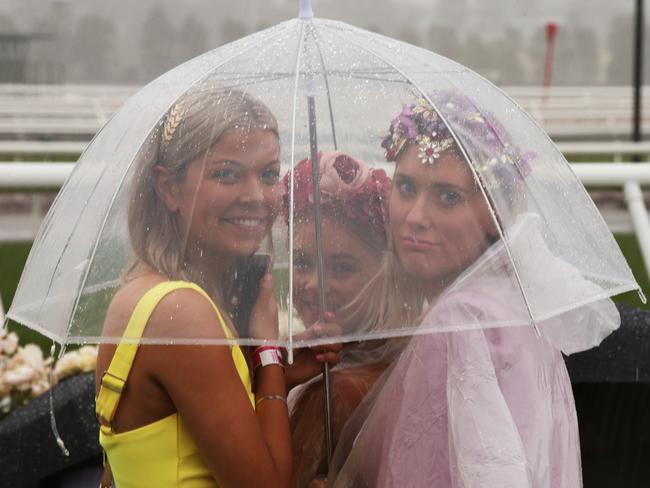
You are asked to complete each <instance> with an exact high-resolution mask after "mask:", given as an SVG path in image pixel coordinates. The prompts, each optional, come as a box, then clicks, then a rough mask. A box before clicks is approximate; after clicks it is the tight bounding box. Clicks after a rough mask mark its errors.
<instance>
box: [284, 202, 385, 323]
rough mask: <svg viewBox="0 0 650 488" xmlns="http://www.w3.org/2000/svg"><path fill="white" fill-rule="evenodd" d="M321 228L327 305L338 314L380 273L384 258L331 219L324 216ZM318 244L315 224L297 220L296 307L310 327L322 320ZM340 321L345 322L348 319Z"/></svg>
mask: <svg viewBox="0 0 650 488" xmlns="http://www.w3.org/2000/svg"><path fill="white" fill-rule="evenodd" d="M321 228H322V233H323V254H324V256H323V257H324V267H325V303H326V308H327V310H328V311H331V312H334V313H337V311H339V310H340V309H341V308H342V307H344V306H345V305H347V304H349V303H350V302H352V300H354V298H355V297H356V296H357V295H358V294H359V292H360V291H361V289H362V288H363V287H364V286H365V285H366V284H368V282H369V281H370V280H371V278H372V277H373V276H374V275H375V274H376V273H377V271H378V270H379V265H380V260H381V256H380V255H379V254H378V253H377V251H375V250H373V249H371V248H370V246H368V245H367V244H365V243H364V242H363V241H362V240H361V239H360V238H359V237H357V236H355V235H354V233H353V232H351V231H350V230H349V229H347V228H346V227H345V226H343V225H341V224H340V223H338V222H337V221H336V220H335V219H334V218H333V217H331V216H328V215H324V216H323V219H322V221H321ZM315 243H316V230H315V228H314V223H313V221H311V220H303V219H296V226H295V233H294V243H293V246H294V258H293V277H294V278H293V283H294V285H293V293H294V306H295V308H296V311H297V312H298V315H299V316H300V319H301V320H302V322H303V323H304V324H305V326H306V327H309V326H310V325H312V324H313V323H314V322H316V321H317V320H318V272H317V255H316V244H315ZM339 313H340V312H339ZM336 318H337V320H340V321H344V317H339V316H337V317H336ZM341 325H344V324H341Z"/></svg>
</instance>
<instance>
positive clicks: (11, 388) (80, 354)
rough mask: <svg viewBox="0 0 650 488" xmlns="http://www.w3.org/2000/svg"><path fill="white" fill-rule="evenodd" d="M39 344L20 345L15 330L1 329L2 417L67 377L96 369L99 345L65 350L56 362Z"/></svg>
mask: <svg viewBox="0 0 650 488" xmlns="http://www.w3.org/2000/svg"><path fill="white" fill-rule="evenodd" d="M53 363H54V360H53V358H51V357H50V358H44V357H43V352H42V351H41V348H40V347H38V346H37V345H35V344H27V345H25V346H21V345H20V341H19V339H18V335H16V333H15V332H10V333H8V334H7V333H6V332H5V331H2V332H0V418H2V417H4V416H5V415H7V414H9V412H11V411H12V410H14V409H15V408H17V407H20V406H22V405H25V404H26V403H27V402H29V401H30V400H31V399H32V398H34V397H37V396H38V395H41V394H42V393H45V392H46V391H47V390H49V389H50V387H51V386H52V385H53V384H56V383H57V382H59V381H60V380H62V379H63V378H65V377H67V376H70V375H73V374H77V373H84V372H90V371H94V369H95V365H96V363H97V348H96V347H92V346H84V347H81V348H80V349H78V350H76V351H70V352H67V353H65V354H64V355H63V356H62V357H61V358H60V359H59V361H57V362H56V364H53Z"/></svg>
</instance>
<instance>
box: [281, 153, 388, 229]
mask: <svg viewBox="0 0 650 488" xmlns="http://www.w3.org/2000/svg"><path fill="white" fill-rule="evenodd" d="M318 157H319V174H320V201H321V205H322V207H323V208H324V209H327V208H336V209H341V210H343V212H344V213H345V216H346V217H347V218H349V219H350V220H351V221H352V222H353V223H359V224H361V225H364V226H368V225H369V226H370V228H371V229H372V230H373V231H374V232H375V233H377V234H378V235H379V236H381V237H382V238H384V239H386V225H387V223H388V198H389V194H390V187H391V182H390V178H388V176H387V175H386V172H385V171H384V170H383V169H370V168H368V166H367V165H366V163H364V162H363V161H360V160H358V159H355V158H353V157H352V156H350V155H349V154H347V153H344V152H342V151H333V152H326V153H319V154H318ZM290 177H291V173H290V172H287V174H286V175H285V176H284V178H283V179H282V183H283V185H284V195H283V197H282V211H283V214H284V216H285V219H286V220H287V221H288V219H289V204H290V201H289V200H290V199H289V195H290V191H291V189H290V181H291V180H290ZM293 192H294V194H293V195H294V198H293V214H294V215H296V216H299V215H304V214H305V213H306V212H309V211H311V210H312V209H313V206H314V192H313V186H312V170H311V160H310V159H308V158H307V159H303V160H302V161H300V162H299V163H298V164H297V165H296V167H295V168H294V171H293Z"/></svg>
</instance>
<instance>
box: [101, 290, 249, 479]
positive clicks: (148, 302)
mask: <svg viewBox="0 0 650 488" xmlns="http://www.w3.org/2000/svg"><path fill="white" fill-rule="evenodd" d="M181 288H191V289H193V290H196V291H197V292H199V293H201V294H202V295H203V296H205V298H206V299H207V300H209V301H210V303H211V304H212V306H213V307H214V309H215V311H216V313H217V317H218V318H219V322H220V323H221V327H222V328H223V330H224V333H225V334H226V337H228V338H232V333H231V331H230V329H229V328H228V326H227V325H226V324H225V322H224V320H223V317H222V316H221V314H220V313H219V309H218V308H217V306H216V305H215V304H214V303H213V302H212V300H210V297H209V296H208V295H207V294H206V293H205V292H204V291H203V290H202V289H201V288H200V287H198V286H197V285H195V284H194V283H189V282H185V281H170V282H164V283H160V284H159V285H156V286H155V287H153V288H152V289H151V290H149V291H148V292H147V293H145V295H144V296H143V297H142V298H141V299H140V301H139V302H138V304H137V305H136V307H135V309H134V311H133V314H132V315H131V319H130V320H129V324H128V325H127V327H126V330H125V331H124V335H123V337H124V338H128V339H131V340H135V341H137V340H138V339H140V338H141V337H142V332H143V331H144V328H145V326H146V324H147V321H148V320H149V317H150V315H151V313H152V312H153V310H154V308H155V307H156V305H158V303H159V302H160V300H162V298H163V297H164V296H165V295H167V294H168V293H170V292H172V291H174V290H178V289H181ZM135 341H134V342H133V343H127V342H121V343H120V344H119V345H118V347H117V349H116V351H115V354H114V356H113V359H112V360H111V364H110V366H109V368H108V370H107V371H106V373H104V376H103V378H102V384H101V386H100V389H99V393H98V395H97V399H96V409H95V411H96V413H97V416H98V418H101V419H102V420H103V422H104V423H108V424H110V422H111V421H112V419H113V417H114V415H115V411H116V410H117V406H118V402H119V400H120V395H121V392H122V389H123V388H124V385H125V383H126V379H127V378H128V375H129V371H130V369H131V364H132V363H133V359H134V358H135V354H136V352H137V349H138V344H137V342H135ZM170 347H172V346H170ZM231 353H232V359H233V362H234V363H235V367H236V369H237V373H238V374H239V377H240V378H241V381H242V383H243V385H244V387H245V388H246V392H247V393H248V397H249V399H250V401H251V405H252V407H253V408H255V407H254V405H255V400H254V396H253V393H252V390H251V382H250V375H249V371H248V365H247V364H246V360H245V359H244V355H243V354H242V352H241V349H240V348H239V347H238V346H237V345H233V346H231ZM122 378H124V380H122ZM99 443H100V444H101V445H102V447H103V448H104V451H105V452H106V455H107V457H108V460H109V462H110V465H111V469H112V472H113V479H114V480H115V485H116V486H117V487H119V488H136V487H137V488H141V487H152V486H155V487H157V488H159V487H160V488H163V487H164V488H166V487H183V488H208V487H209V488H215V487H217V484H216V482H215V480H214V478H213V477H212V474H211V473H210V471H209V469H208V468H207V466H206V465H205V463H204V462H203V460H202V459H201V456H200V454H199V449H198V447H197V446H196V444H195V442H194V440H193V439H192V437H191V436H190V434H189V432H188V430H187V428H186V426H185V424H184V423H183V419H182V418H181V417H180V415H178V413H174V414H172V415H169V416H168V417H165V418H163V419H160V420H157V421H155V422H153V423H151V424H147V425H144V426H142V427H139V428H137V429H133V430H129V431H126V432H120V433H114V432H112V430H111V428H110V427H108V426H105V425H101V426H100V432H99Z"/></svg>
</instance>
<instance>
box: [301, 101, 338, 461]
mask: <svg viewBox="0 0 650 488" xmlns="http://www.w3.org/2000/svg"><path fill="white" fill-rule="evenodd" d="M307 111H308V117H309V149H310V156H311V175H312V178H311V179H312V186H313V195H314V226H315V228H316V229H315V230H316V256H317V259H316V269H317V273H318V316H319V320H320V321H323V322H324V321H325V266H324V263H323V256H324V252H323V236H322V228H321V207H320V161H319V159H318V139H317V137H316V102H315V100H314V97H313V96H308V97H307ZM329 373H330V371H329V365H328V364H327V363H325V364H324V365H323V389H324V398H325V401H324V409H325V410H324V413H325V415H324V418H325V426H324V428H325V441H326V446H327V468H328V469H329V466H330V461H331V459H332V451H333V448H332V400H331V399H332V396H331V392H330V374H329Z"/></svg>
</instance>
